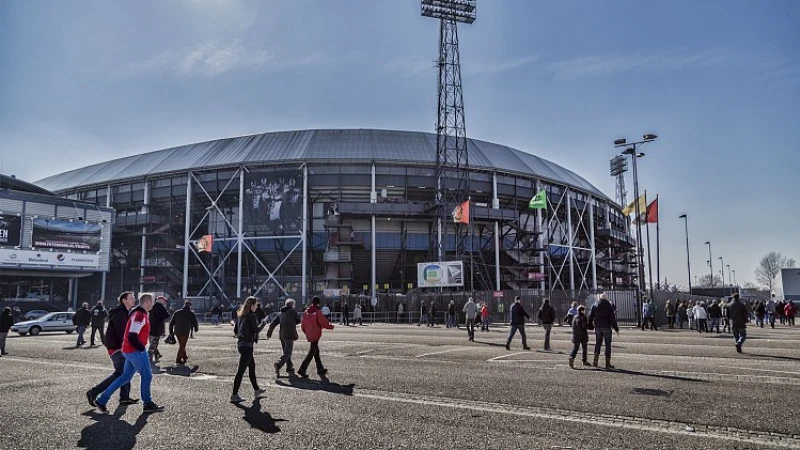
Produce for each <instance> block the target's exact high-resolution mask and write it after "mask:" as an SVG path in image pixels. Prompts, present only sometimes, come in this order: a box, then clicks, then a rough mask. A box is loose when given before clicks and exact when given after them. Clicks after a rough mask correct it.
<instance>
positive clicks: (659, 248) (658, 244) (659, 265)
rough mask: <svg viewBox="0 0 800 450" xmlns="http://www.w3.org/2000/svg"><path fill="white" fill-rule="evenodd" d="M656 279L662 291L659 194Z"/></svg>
mask: <svg viewBox="0 0 800 450" xmlns="http://www.w3.org/2000/svg"><path fill="white" fill-rule="evenodd" d="M656 205H657V206H656V278H658V288H659V289H661V218H660V217H659V214H661V213H660V212H659V208H658V207H659V206H661V205H659V204H658V194H656Z"/></svg>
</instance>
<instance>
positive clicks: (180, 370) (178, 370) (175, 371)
mask: <svg viewBox="0 0 800 450" xmlns="http://www.w3.org/2000/svg"><path fill="white" fill-rule="evenodd" d="M199 369H200V366H197V365H194V366H192V367H188V366H170V367H165V368H163V369H162V368H160V367H158V372H156V367H153V375H156V373H159V374H161V373H166V374H167V375H177V376H179V377H190V376H192V375H193V374H194V373H195V372H197V371H198V370H199Z"/></svg>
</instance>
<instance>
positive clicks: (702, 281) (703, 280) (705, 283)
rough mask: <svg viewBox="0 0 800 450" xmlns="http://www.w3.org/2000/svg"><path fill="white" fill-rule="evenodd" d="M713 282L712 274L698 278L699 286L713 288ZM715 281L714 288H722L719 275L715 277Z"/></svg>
mask: <svg viewBox="0 0 800 450" xmlns="http://www.w3.org/2000/svg"><path fill="white" fill-rule="evenodd" d="M711 280H712V278H711V274H709V273H707V274H705V275H702V276H701V277H700V278H698V279H697V282H698V283H699V286H702V287H712V284H711ZM713 280H714V284H713V286H722V279H721V278H720V277H719V275H714V278H713Z"/></svg>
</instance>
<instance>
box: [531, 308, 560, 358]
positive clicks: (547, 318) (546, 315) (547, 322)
mask: <svg viewBox="0 0 800 450" xmlns="http://www.w3.org/2000/svg"><path fill="white" fill-rule="evenodd" d="M536 317H537V318H538V319H539V323H541V324H542V328H544V349H545V350H546V351H548V352H549V351H552V350H553V349H552V348H550V331H551V330H552V329H553V323H554V322H555V321H556V310H555V309H553V307H552V306H550V299H549V298H545V299H544V303H542V307H541V308H539V312H538V313H537V314H536Z"/></svg>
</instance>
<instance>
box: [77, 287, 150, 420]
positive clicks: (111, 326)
mask: <svg viewBox="0 0 800 450" xmlns="http://www.w3.org/2000/svg"><path fill="white" fill-rule="evenodd" d="M135 303H136V298H135V297H134V296H133V292H123V293H122V294H120V296H119V304H118V305H117V306H116V307H114V308H111V310H110V311H109V312H108V329H107V330H106V338H105V340H104V341H103V344H104V345H105V346H106V349H107V350H108V356H109V357H110V358H111V364H112V365H113V366H114V373H112V374H111V375H109V376H108V378H106V379H105V380H103V381H101V382H100V384H98V385H97V386H95V387H93V388H91V389H89V390H88V391H86V399H87V400H88V401H89V404H90V405H92V407H97V405H96V404H95V399H96V398H97V396H98V395H100V394H101V393H102V392H103V391H105V390H106V389H108V387H109V386H111V383H113V382H114V381H115V380H116V379H117V378H119V377H121V376H122V374H123V372H124V371H125V356H123V354H122V344H123V342H124V341H125V327H126V326H127V325H128V312H129V311H130V310H131V308H133V305H134V304H135ZM136 403H139V400H138V399H134V398H131V384H130V382H128V383H125V384H123V385H122V386H120V388H119V404H120V405H134V404H136Z"/></svg>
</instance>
